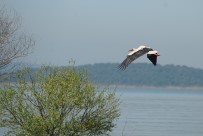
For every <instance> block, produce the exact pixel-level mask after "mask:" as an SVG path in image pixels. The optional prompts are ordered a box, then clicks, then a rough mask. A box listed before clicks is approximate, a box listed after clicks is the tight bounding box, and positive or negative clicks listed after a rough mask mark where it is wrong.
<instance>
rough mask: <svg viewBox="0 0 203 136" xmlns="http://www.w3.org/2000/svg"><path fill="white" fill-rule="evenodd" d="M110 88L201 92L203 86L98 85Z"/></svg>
mask: <svg viewBox="0 0 203 136" xmlns="http://www.w3.org/2000/svg"><path fill="white" fill-rule="evenodd" d="M98 86H105V87H106V86H107V87H109V88H127V89H168V90H200V91H203V86H136V85H98Z"/></svg>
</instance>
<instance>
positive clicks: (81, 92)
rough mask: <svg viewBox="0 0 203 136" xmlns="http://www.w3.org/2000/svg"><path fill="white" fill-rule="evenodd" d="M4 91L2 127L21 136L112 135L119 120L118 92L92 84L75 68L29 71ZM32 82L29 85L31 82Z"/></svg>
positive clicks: (85, 75)
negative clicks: (116, 94)
mask: <svg viewBox="0 0 203 136" xmlns="http://www.w3.org/2000/svg"><path fill="white" fill-rule="evenodd" d="M17 75H18V82H17V83H16V84H15V85H14V83H13V84H9V85H7V86H5V87H4V89H2V90H0V101H1V103H0V107H1V108H0V109H1V111H0V113H1V114H0V122H1V127H6V128H8V129H9V132H10V133H11V134H15V135H20V136H25V135H26V136H35V135H43V136H89V135H108V133H109V132H111V131H112V128H113V127H114V126H115V124H114V121H115V120H116V119H117V118H118V117H119V107H118V106H119V100H118V99H117V98H116V96H115V92H114V91H108V90H109V89H107V88H97V87H96V86H95V85H93V84H91V83H89V81H88V78H87V74H86V72H85V71H84V70H81V69H80V70H79V69H76V68H75V67H74V66H69V67H62V68H59V67H58V68H50V67H42V68H41V69H40V70H38V71H36V72H34V73H33V72H31V71H30V70H29V69H28V68H26V69H24V70H23V72H18V74H17ZM27 81H29V82H27Z"/></svg>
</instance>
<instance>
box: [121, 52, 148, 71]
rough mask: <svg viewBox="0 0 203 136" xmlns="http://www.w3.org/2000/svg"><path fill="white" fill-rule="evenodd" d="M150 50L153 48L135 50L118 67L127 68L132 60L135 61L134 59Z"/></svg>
mask: <svg viewBox="0 0 203 136" xmlns="http://www.w3.org/2000/svg"><path fill="white" fill-rule="evenodd" d="M149 50H151V49H149V48H143V49H141V50H138V51H136V52H134V53H133V54H131V55H128V56H127V58H126V59H125V60H124V61H123V62H122V63H121V64H120V65H119V66H118V68H119V69H121V70H125V69H126V68H127V67H128V65H129V64H130V63H131V62H133V61H134V60H136V59H137V58H139V57H140V56H142V55H144V54H145V53H147V52H148V51H149Z"/></svg>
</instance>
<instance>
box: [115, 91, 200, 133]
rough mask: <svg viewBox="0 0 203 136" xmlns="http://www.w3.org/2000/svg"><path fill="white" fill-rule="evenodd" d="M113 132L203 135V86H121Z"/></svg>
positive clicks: (118, 92)
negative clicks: (142, 87) (182, 88)
mask: <svg viewBox="0 0 203 136" xmlns="http://www.w3.org/2000/svg"><path fill="white" fill-rule="evenodd" d="M117 95H118V97H119V98H120V100H121V105H120V109H121V116H120V118H119V120H118V121H117V122H116V124H117V126H116V128H114V130H113V132H112V134H111V135H113V136H203V90H167V89H147V90H146V89H117Z"/></svg>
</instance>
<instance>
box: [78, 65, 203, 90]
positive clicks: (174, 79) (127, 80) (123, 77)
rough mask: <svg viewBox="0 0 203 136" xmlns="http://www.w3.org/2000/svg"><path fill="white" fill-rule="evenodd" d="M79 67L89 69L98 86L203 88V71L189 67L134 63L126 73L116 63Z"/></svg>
mask: <svg viewBox="0 0 203 136" xmlns="http://www.w3.org/2000/svg"><path fill="white" fill-rule="evenodd" d="M79 67H80V68H85V69H87V71H88V73H89V77H90V80H91V81H92V82H94V83H97V84H120V85H135V86H163V87H164V86H181V87H191V86H199V87H203V70H202V69H197V68H191V67H187V66H178V65H164V66H162V65H157V66H153V65H151V64H146V63H133V64H131V65H130V66H129V67H128V68H127V69H126V70H125V71H122V70H119V69H118V68H117V67H118V64H116V63H98V64H93V65H83V66H79Z"/></svg>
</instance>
